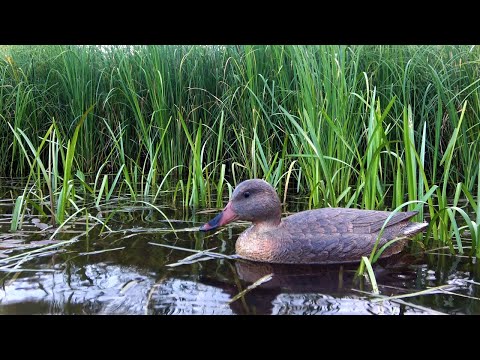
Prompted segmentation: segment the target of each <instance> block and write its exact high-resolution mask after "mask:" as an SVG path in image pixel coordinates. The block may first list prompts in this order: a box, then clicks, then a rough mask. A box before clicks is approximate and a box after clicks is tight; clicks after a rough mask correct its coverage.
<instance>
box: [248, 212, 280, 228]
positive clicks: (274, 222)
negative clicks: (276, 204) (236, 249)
mask: <svg viewBox="0 0 480 360" xmlns="http://www.w3.org/2000/svg"><path fill="white" fill-rule="evenodd" d="M281 221H282V213H281V211H280V209H279V211H278V212H277V213H275V214H270V216H269V217H268V218H264V219H256V220H254V221H252V222H253V225H254V226H255V227H258V228H264V227H265V228H267V227H275V226H278V225H280V222H281Z"/></svg>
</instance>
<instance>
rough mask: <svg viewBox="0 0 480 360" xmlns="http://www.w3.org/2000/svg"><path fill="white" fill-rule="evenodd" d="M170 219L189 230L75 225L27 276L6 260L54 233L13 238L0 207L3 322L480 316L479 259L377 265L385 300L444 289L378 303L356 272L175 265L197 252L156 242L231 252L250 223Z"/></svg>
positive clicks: (135, 212) (30, 222) (155, 218)
mask: <svg viewBox="0 0 480 360" xmlns="http://www.w3.org/2000/svg"><path fill="white" fill-rule="evenodd" d="M162 211H163V212H164V213H165V215H166V216H167V217H168V218H170V219H176V220H175V221H174V222H173V223H172V225H173V226H174V227H175V228H176V229H180V230H183V229H187V231H180V232H177V233H176V235H175V234H174V233H173V232H171V231H168V229H169V225H168V223H167V222H166V221H164V218H163V217H162V215H160V214H159V213H158V212H157V211H155V210H152V209H150V208H147V207H144V208H139V207H128V206H125V207H123V208H122V211H121V212H117V213H116V214H115V215H114V216H113V218H112V219H111V220H110V221H109V222H108V225H109V226H110V227H111V228H112V230H115V231H116V232H114V233H111V234H109V235H107V236H105V235H102V236H98V232H99V230H100V227H99V226H97V227H95V228H94V229H93V230H92V231H90V233H89V235H88V237H87V236H85V235H81V232H82V231H84V230H85V224H81V223H80V224H77V225H75V226H73V227H71V228H69V229H68V230H69V232H67V233H63V234H62V235H61V239H62V240H68V239H71V238H73V237H74V236H78V235H81V236H79V237H78V240H77V241H76V242H74V243H72V244H69V245H67V246H64V247H60V249H61V251H55V249H52V251H51V252H49V253H46V254H45V255H44V256H40V257H39V256H32V259H31V260H28V261H25V262H24V263H22V264H19V265H18V266H19V267H21V268H23V269H27V270H28V271H23V272H6V271H5V270H6V267H5V265H6V264H5V263H2V260H3V259H5V257H6V256H11V255H14V254H17V253H20V252H21V251H32V249H34V248H27V247H28V246H33V245H35V242H36V241H44V240H48V238H49V237H50V236H51V234H52V232H51V231H52V230H49V229H47V230H44V231H41V230H40V229H39V228H38V226H37V225H35V222H36V221H37V220H35V218H33V217H27V218H26V226H24V231H23V232H21V233H18V234H11V233H9V232H8V229H9V226H10V225H9V224H10V216H9V215H8V214H9V213H11V207H10V206H7V205H6V204H5V203H3V205H2V204H0V268H1V267H2V266H3V271H2V272H0V280H1V282H0V285H1V286H0V314H159V315H160V314H393V315H397V314H437V313H445V314H480V300H479V299H478V298H480V268H479V265H478V262H477V261H476V260H475V259H474V258H470V257H467V256H465V257H459V256H451V255H449V254H448V252H446V251H445V250H434V251H430V253H429V254H425V253H422V252H419V251H417V250H414V249H413V250H410V251H407V252H405V253H404V254H402V256H398V257H396V258H394V259H391V260H389V261H383V262H382V263H380V264H376V265H375V266H374V269H375V275H376V280H377V282H378V285H379V290H380V294H381V295H383V296H393V295H403V294H409V293H413V292H418V291H421V290H426V289H429V288H431V287H437V286H444V287H442V288H440V289H437V290H436V291H433V292H430V293H427V294H423V295H422V294H420V295H417V296H414V297H407V298H403V299H401V300H395V299H391V300H385V301H378V299H377V300H376V298H375V297H374V296H371V295H370V294H366V293H365V292H367V293H370V292H371V290H372V287H371V285H370V284H369V282H368V281H367V280H366V279H358V278H355V277H354V274H355V270H356V266H351V265H349V266H294V265H289V266H279V265H277V266H272V265H268V264H257V263H252V262H246V261H241V260H231V259H210V260H207V261H200V262H196V263H193V264H187V265H181V266H176V267H168V266H166V265H167V264H172V263H176V262H177V261H179V260H181V259H183V258H185V257H186V256H189V255H192V253H188V252H185V251H181V250H176V249H170V248H165V247H159V246H155V245H152V244H150V243H161V244H168V245H173V246H178V247H182V248H188V249H198V250H204V249H211V248H216V249H215V250H213V251H215V252H219V253H223V254H233V253H234V243H235V240H236V238H237V236H238V234H240V233H241V232H242V231H243V230H244V229H245V228H246V227H247V224H244V223H236V224H233V225H231V226H229V227H226V228H224V229H221V230H220V231H218V232H213V233H207V234H205V233H200V232H198V231H188V229H191V228H193V227H196V226H199V225H201V224H202V223H203V222H205V221H207V220H209V219H210V218H212V216H213V215H215V213H216V211H212V212H208V211H203V212H202V211H199V212H197V213H192V212H186V211H190V210H181V211H180V210H177V211H176V210H173V209H170V208H167V207H164V208H162ZM295 211H296V210H295ZM107 214H108V213H105V214H98V216H102V215H103V216H104V217H106V216H107ZM91 224H92V221H90V226H91ZM15 246H23V247H25V249H24V250H20V251H19V250H16V248H15ZM112 249H114V250H112ZM105 250H107V251H105ZM108 250H111V251H108ZM97 251H104V252H100V253H95V252H97ZM92 252H94V253H92ZM10 268H11V267H10ZM7 270H8V269H7ZM268 274H273V276H272V278H271V280H270V281H267V282H265V283H264V284H262V285H260V286H258V287H256V288H254V289H252V290H251V291H249V292H247V293H246V295H245V296H244V297H242V298H240V299H239V300H236V301H234V302H232V303H229V302H230V300H232V298H233V297H234V296H235V295H237V294H238V293H239V292H241V291H242V290H244V289H246V288H247V287H248V286H249V285H251V284H252V283H254V282H255V281H257V280H258V279H260V278H261V277H263V276H266V275H268Z"/></svg>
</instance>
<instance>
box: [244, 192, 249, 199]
mask: <svg viewBox="0 0 480 360" xmlns="http://www.w3.org/2000/svg"><path fill="white" fill-rule="evenodd" d="M249 196H250V193H249V192H248V191H245V192H244V193H243V197H244V198H245V199H246V198H248V197H249Z"/></svg>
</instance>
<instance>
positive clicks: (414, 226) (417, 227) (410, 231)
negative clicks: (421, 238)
mask: <svg viewBox="0 0 480 360" xmlns="http://www.w3.org/2000/svg"><path fill="white" fill-rule="evenodd" d="M427 227H428V223H427V222H424V223H417V222H412V223H409V224H408V225H407V226H406V227H405V228H404V229H403V235H405V236H413V235H415V234H417V233H419V232H422V231H424V230H425V228H427Z"/></svg>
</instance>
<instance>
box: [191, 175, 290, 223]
mask: <svg viewBox="0 0 480 360" xmlns="http://www.w3.org/2000/svg"><path fill="white" fill-rule="evenodd" d="M281 215H282V209H281V203H280V199H279V198H278V195H277V193H276V191H275V189H274V188H273V187H272V186H271V185H270V184H269V183H267V182H266V181H264V180H260V179H252V180H245V181H243V182H241V183H240V184H238V186H237V187H236V188H235V190H234V191H233V194H232V199H231V200H230V201H229V202H228V204H227V206H225V208H224V209H223V211H222V212H221V213H220V214H218V215H217V216H216V217H214V218H213V219H212V220H210V221H209V222H208V223H206V224H204V225H202V226H201V227H200V229H199V230H200V231H208V230H213V229H216V228H218V227H220V226H224V225H226V224H228V223H230V222H232V221H235V220H245V221H251V222H253V223H254V224H255V225H278V224H279V223H280V219H281Z"/></svg>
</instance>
